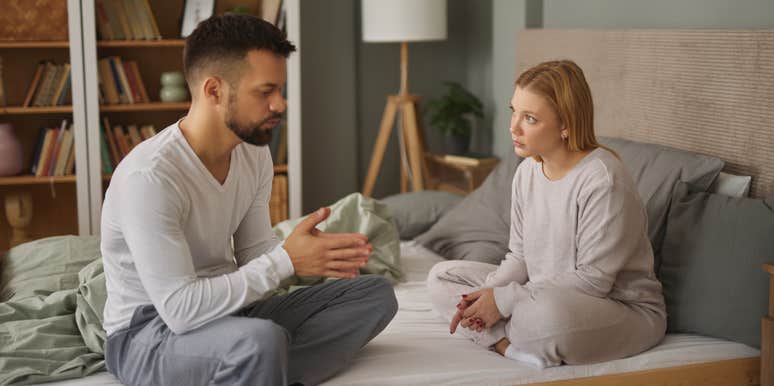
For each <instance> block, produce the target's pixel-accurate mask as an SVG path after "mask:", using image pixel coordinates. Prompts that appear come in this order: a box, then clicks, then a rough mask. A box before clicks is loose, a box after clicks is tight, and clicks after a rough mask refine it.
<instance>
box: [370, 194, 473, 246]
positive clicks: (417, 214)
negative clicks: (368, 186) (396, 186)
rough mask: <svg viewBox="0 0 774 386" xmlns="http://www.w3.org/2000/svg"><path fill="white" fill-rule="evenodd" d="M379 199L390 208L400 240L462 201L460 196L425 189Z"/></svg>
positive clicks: (411, 237)
mask: <svg viewBox="0 0 774 386" xmlns="http://www.w3.org/2000/svg"><path fill="white" fill-rule="evenodd" d="M381 201H382V202H383V203H384V204H386V205H387V208H389V209H390V212H391V213H392V220H393V221H394V222H395V225H396V226H397V227H398V233H399V234H400V238H401V240H409V239H413V238H414V237H416V236H417V235H419V234H421V233H422V232H424V231H426V230H427V229H429V228H430V227H431V226H432V225H433V224H435V223H436V222H437V221H438V219H439V218H441V216H443V215H444V214H446V212H448V211H449V210H451V208H453V207H454V206H455V205H457V204H458V203H459V202H460V201H462V196H460V195H457V194H454V193H449V192H440V191H436V190H425V191H421V192H411V193H402V194H396V195H393V196H389V197H385V198H383V199H382V200H381Z"/></svg>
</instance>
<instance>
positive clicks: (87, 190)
mask: <svg viewBox="0 0 774 386" xmlns="http://www.w3.org/2000/svg"><path fill="white" fill-rule="evenodd" d="M111 1H114V0H111ZM265 1H268V0H246V1H245V0H243V1H237V0H220V1H218V2H216V3H217V5H216V11H215V12H216V13H222V12H224V11H225V10H227V9H230V8H232V7H234V6H236V5H247V6H248V11H250V12H251V13H253V14H257V13H256V11H258V13H259V12H260V8H261V6H262V2H265ZM283 2H284V6H285V12H286V19H285V20H286V29H287V32H288V38H289V39H290V40H291V41H292V42H293V43H294V44H295V45H296V47H297V51H296V52H295V53H294V54H293V55H291V57H290V58H289V60H288V68H287V74H288V85H287V90H288V96H287V98H288V105H289V106H290V109H289V110H288V112H287V137H286V141H287V149H288V151H287V160H288V162H287V163H286V164H280V165H275V167H274V172H275V185H276V187H275V189H273V191H276V192H280V193H281V194H282V195H284V197H285V198H284V200H277V197H272V207H273V208H276V206H275V205H280V207H281V208H282V209H281V210H280V211H283V210H284V212H285V213H284V216H288V215H289V216H290V217H298V216H300V215H301V187H302V184H301V182H302V181H301V152H300V151H295V150H296V149H300V148H301V69H300V63H301V61H300V55H301V44H300V43H301V42H300V0H283ZM97 3H98V1H95V0H68V1H67V9H68V14H67V30H68V40H67V41H14V40H10V41H9V40H5V41H3V40H0V56H2V57H3V58H4V59H5V60H4V61H3V81H4V90H5V94H6V100H7V104H6V105H5V106H0V122H8V123H11V124H12V125H13V126H14V128H15V133H16V135H17V137H18V138H19V140H20V142H21V144H22V148H23V153H24V170H25V172H26V174H25V175H19V176H12V177H0V203H2V202H3V201H5V204H6V206H7V205H8V204H9V203H10V204H13V205H21V206H25V205H28V204H29V205H31V207H32V214H33V215H32V218H31V220H29V221H28V222H26V223H24V224H23V226H22V227H18V226H17V225H18V223H19V222H18V221H14V223H16V224H17V225H14V226H11V225H10V223H11V222H12V221H10V220H7V219H6V215H5V214H6V213H5V212H3V211H0V252H2V251H4V250H6V249H7V248H9V247H10V236H9V235H11V234H12V231H14V232H16V231H19V232H21V233H24V234H26V235H28V236H29V237H30V238H42V237H47V236H53V235H61V234H81V235H88V234H94V235H98V234H99V224H100V215H101V206H102V199H103V196H104V192H105V189H106V188H107V186H108V184H109V182H110V173H105V172H104V170H103V167H102V166H103V165H102V159H101V142H100V136H101V135H100V125H101V123H102V121H103V118H105V117H107V118H108V120H109V121H110V123H111V125H113V124H116V125H130V124H137V125H145V124H148V125H153V126H154V127H155V129H156V131H159V130H161V129H163V128H164V127H166V126H167V125H169V124H171V123H173V122H174V121H176V120H178V119H179V118H180V117H182V116H183V115H184V114H185V113H186V111H187V110H188V108H189V106H190V103H189V102H178V103H164V102H161V101H160V100H159V91H160V88H161V84H160V75H161V73H162V72H166V71H174V70H178V71H179V70H182V51H183V48H184V46H185V41H184V40H183V39H181V38H180V37H179V34H180V21H181V18H182V11H183V8H184V6H185V0H148V4H149V6H150V8H151V12H152V13H153V15H154V17H155V20H156V23H157V26H158V30H159V35H160V37H161V39H151V40H126V39H123V40H101V39H98V26H97V15H96V5H97ZM111 56H115V57H120V58H122V59H126V60H129V61H135V62H136V66H137V70H138V72H139V74H140V75H141V77H142V83H143V84H144V86H145V88H146V93H147V96H148V101H147V102H146V101H142V102H143V103H133V104H105V103H100V97H99V93H100V90H99V76H98V73H99V69H98V65H99V63H98V62H99V59H101V58H105V57H111ZM8 58H13V59H12V60H9V59H8ZM42 60H49V61H52V62H54V63H57V64H62V63H70V76H71V82H72V86H71V99H72V101H74V102H75V103H73V104H72V105H61V106H33V107H23V106H24V102H25V99H26V95H27V92H28V88H29V86H30V84H31V83H32V79H33V77H34V75H35V72H36V67H37V65H38V63H39V62H40V61H42ZM63 119H67V120H68V122H72V123H73V143H74V144H73V152H74V163H75V165H77V167H76V168H75V173H74V174H72V175H62V176H40V177H35V176H33V175H31V174H30V173H29V170H30V169H31V166H32V163H33V162H32V155H33V154H34V152H35V148H36V142H37V139H38V137H39V136H40V128H43V127H55V126H56V125H58V124H60V122H61V121H62V120H63ZM277 203H279V204H277ZM282 205H284V207H282ZM276 216H277V210H276V209H272V218H275V217H276ZM19 232H16V235H18V234H19Z"/></svg>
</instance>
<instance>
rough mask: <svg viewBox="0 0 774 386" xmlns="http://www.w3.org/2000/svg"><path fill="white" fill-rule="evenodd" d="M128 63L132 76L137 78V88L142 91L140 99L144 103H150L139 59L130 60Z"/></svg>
mask: <svg viewBox="0 0 774 386" xmlns="http://www.w3.org/2000/svg"><path fill="white" fill-rule="evenodd" d="M128 63H129V69H130V72H131V73H132V77H133V78H134V79H135V82H136V84H137V88H138V89H139V91H140V100H141V101H142V102H144V103H149V102H150V99H149V98H148V91H147V90H146V89H145V83H144V82H143V81H142V76H141V75H140V70H139V69H138V68H137V61H135V60H130V61H129V62H128Z"/></svg>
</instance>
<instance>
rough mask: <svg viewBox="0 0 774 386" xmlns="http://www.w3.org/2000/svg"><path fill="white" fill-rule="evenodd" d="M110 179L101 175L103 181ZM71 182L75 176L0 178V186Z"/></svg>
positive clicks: (108, 176)
mask: <svg viewBox="0 0 774 386" xmlns="http://www.w3.org/2000/svg"><path fill="white" fill-rule="evenodd" d="M110 177H111V175H110V174H103V175H102V179H103V180H109V179H110ZM73 182H75V175H69V176H59V177H35V176H33V175H22V176H13V177H0V186H14V185H44V184H66V183H73Z"/></svg>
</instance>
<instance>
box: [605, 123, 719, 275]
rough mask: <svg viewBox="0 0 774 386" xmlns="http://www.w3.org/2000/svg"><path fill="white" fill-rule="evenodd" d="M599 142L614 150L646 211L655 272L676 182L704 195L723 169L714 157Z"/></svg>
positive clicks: (607, 140)
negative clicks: (689, 186) (632, 181)
mask: <svg viewBox="0 0 774 386" xmlns="http://www.w3.org/2000/svg"><path fill="white" fill-rule="evenodd" d="M599 142H600V143H601V144H603V145H605V146H608V147H609V148H611V149H613V150H615V152H616V153H618V155H619V156H621V160H622V161H623V163H624V165H625V166H626V169H627V170H628V171H629V174H631V176H632V178H633V179H634V183H635V184H636V185H637V192H638V193H639V194H640V197H641V198H642V202H643V204H644V205H645V209H646V211H647V212H648V238H649V239H650V243H651V245H652V246H653V254H654V255H655V265H654V267H655V268H656V270H658V266H659V264H660V256H661V244H662V243H663V240H664V227H665V224H666V217H667V211H668V209H669V203H670V200H671V197H672V191H673V190H674V188H675V186H676V185H677V183H678V182H679V181H684V182H687V183H690V184H691V185H692V186H693V187H694V188H695V189H697V190H699V191H702V192H706V191H707V190H708V189H709V187H710V185H711V184H712V181H713V180H715V178H716V177H717V176H718V174H719V173H720V169H723V165H724V162H723V161H722V160H720V159H719V158H716V157H711V156H706V155H702V154H697V153H691V152H689V151H685V150H679V149H674V148H670V147H666V146H661V145H654V144H650V143H643V142H634V141H628V140H625V139H620V138H608V137H600V138H599Z"/></svg>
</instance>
